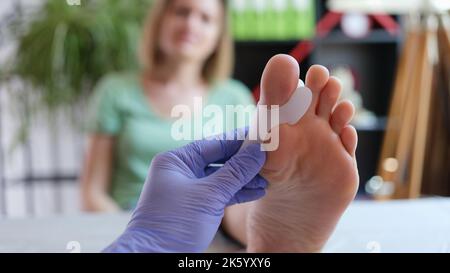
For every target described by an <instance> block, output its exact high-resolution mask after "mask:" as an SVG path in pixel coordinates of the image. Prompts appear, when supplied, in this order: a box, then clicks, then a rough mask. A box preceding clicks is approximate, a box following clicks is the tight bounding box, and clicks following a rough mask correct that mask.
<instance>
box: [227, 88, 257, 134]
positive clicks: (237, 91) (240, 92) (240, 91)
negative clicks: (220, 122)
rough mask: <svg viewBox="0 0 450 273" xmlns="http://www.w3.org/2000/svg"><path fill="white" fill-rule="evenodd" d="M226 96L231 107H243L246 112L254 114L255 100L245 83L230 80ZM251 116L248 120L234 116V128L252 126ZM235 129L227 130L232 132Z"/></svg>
mask: <svg viewBox="0 0 450 273" xmlns="http://www.w3.org/2000/svg"><path fill="white" fill-rule="evenodd" d="M226 96H228V97H229V98H230V99H231V101H230V104H231V105H235V106H243V107H244V108H243V109H246V112H247V111H248V110H250V111H251V112H250V113H252V112H253V111H254V110H255V99H254V97H253V94H252V92H251V91H250V89H249V88H248V87H247V86H245V85H244V84H243V83H241V82H239V81H236V80H230V81H229V82H228V84H227V92H226ZM250 119H251V115H246V118H243V116H242V115H239V116H234V126H233V127H235V128H243V127H247V126H249V124H250ZM235 128H230V127H228V128H227V130H232V129H235Z"/></svg>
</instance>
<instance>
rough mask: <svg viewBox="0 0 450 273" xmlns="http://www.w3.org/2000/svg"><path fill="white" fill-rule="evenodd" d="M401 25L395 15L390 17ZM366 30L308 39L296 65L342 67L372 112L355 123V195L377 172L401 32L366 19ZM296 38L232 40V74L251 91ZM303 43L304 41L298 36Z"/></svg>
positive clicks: (321, 10)
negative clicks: (371, 121) (308, 47)
mask: <svg viewBox="0 0 450 273" xmlns="http://www.w3.org/2000/svg"><path fill="white" fill-rule="evenodd" d="M314 2H315V7H314V9H315V13H316V23H317V22H318V21H319V20H320V19H321V18H322V17H323V16H324V15H325V14H326V13H327V12H328V10H327V8H326V1H324V0H321V1H314ZM393 19H394V20H396V22H397V23H398V24H399V25H400V26H401V22H400V20H399V18H397V17H393ZM371 27H372V29H371V31H370V32H369V33H368V34H367V35H366V36H364V37H361V38H351V37H349V36H347V35H346V34H345V33H344V31H343V30H342V29H341V28H340V24H338V26H337V27H334V28H333V29H332V30H331V32H330V33H329V34H328V35H327V36H326V37H324V38H312V39H311V40H310V41H311V42H312V43H313V44H314V45H315V49H314V51H313V52H312V54H310V55H309V56H305V57H306V58H305V61H304V62H302V63H300V68H301V78H302V79H304V78H305V76H306V75H305V74H306V72H307V70H308V68H309V67H310V66H311V65H313V64H321V65H324V66H326V67H328V68H329V69H330V70H333V69H335V68H337V67H348V68H349V69H351V70H352V72H353V73H354V76H355V78H356V90H357V91H359V93H360V94H361V96H362V99H363V104H364V107H365V108H366V109H367V110H369V111H371V112H372V113H374V114H375V116H376V117H378V118H377V122H376V124H375V125H374V126H358V128H357V130H358V133H359V148H358V151H357V159H358V164H359V169H360V180H361V187H360V195H362V197H363V198H365V197H364V195H366V193H365V192H364V188H365V184H366V182H367V181H369V180H370V179H371V178H372V177H373V176H374V175H375V174H376V171H377V164H378V160H379V156H380V152H381V145H382V140H383V136H384V131H385V128H386V122H387V118H386V117H387V115H388V106H389V101H390V98H391V91H392V89H393V85H394V77H395V71H396V67H397V59H398V57H399V52H400V48H401V45H402V43H403V35H402V34H401V33H402V31H399V32H398V33H399V34H395V35H394V34H391V33H389V32H387V31H386V30H384V29H383V28H382V27H381V26H379V25H377V24H376V23H375V22H372V26H371ZM301 41H302V39H299V40H295V39H286V40H278V39H267V40H261V39H248V40H245V39H244V40H242V39H240V40H238V41H236V64H237V65H236V68H235V73H234V76H235V78H237V79H238V80H240V81H242V82H243V83H245V84H246V85H247V86H248V87H249V88H251V89H253V88H255V86H258V84H259V81H260V75H261V73H262V72H263V69H264V66H265V64H266V62H267V61H268V60H269V59H270V58H271V57H272V56H273V55H275V54H279V53H285V54H288V53H290V52H291V50H292V49H293V48H295V47H296V45H298V44H299V43H300V42H301ZM303 41H308V40H303Z"/></svg>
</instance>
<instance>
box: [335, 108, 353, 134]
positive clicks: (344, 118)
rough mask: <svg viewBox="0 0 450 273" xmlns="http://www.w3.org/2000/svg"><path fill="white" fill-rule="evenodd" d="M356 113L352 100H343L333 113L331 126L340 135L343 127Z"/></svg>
mask: <svg viewBox="0 0 450 273" xmlns="http://www.w3.org/2000/svg"><path fill="white" fill-rule="evenodd" d="M354 114H355V107H354V106H353V104H352V103H351V102H350V101H343V102H341V103H339V104H338V105H337V106H336V109H335V110H334V112H333V114H332V115H331V120H330V123H331V124H330V125H331V128H333V130H334V131H335V132H336V134H338V135H340V134H341V132H342V129H344V127H346V126H347V125H348V124H349V123H350V122H351V120H352V119H353V115H354Z"/></svg>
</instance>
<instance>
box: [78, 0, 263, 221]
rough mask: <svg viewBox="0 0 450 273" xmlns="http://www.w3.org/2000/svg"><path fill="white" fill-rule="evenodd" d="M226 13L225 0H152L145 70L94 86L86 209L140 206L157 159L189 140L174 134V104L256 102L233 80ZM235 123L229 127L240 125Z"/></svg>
mask: <svg viewBox="0 0 450 273" xmlns="http://www.w3.org/2000/svg"><path fill="white" fill-rule="evenodd" d="M226 11H227V7H226V1H225V0H209V1H204V0H155V1H153V5H152V7H151V9H150V14H149V17H148V20H147V21H146V23H145V27H144V33H143V39H142V46H141V52H140V60H141V62H142V70H141V71H138V72H132V71H131V72H126V73H118V74H114V75H109V76H107V77H105V78H104V79H103V80H102V81H101V82H100V83H99V85H98V87H97V88H96V90H95V98H94V100H93V102H94V103H93V106H92V118H91V120H90V127H89V128H90V133H91V135H90V139H89V146H88V151H87V155H86V160H85V166H84V172H83V175H82V203H83V207H84V209H85V210H86V211H90V212H116V211H120V210H131V209H133V208H134V207H135V206H136V203H137V201H138V198H139V195H140V193H141V189H142V186H143V184H144V181H145V179H146V176H147V174H148V173H147V172H148V168H149V165H150V162H151V160H152V158H153V157H154V156H155V155H156V154H158V153H160V152H163V151H168V150H172V149H174V148H177V147H180V146H183V145H185V144H187V143H188V142H189V141H187V140H186V141H175V140H174V139H173V137H172V136H171V127H172V124H173V119H172V118H171V111H172V109H173V107H174V106H176V105H188V106H190V107H193V105H194V99H195V98H199V97H201V98H202V100H203V102H204V104H205V106H206V105H219V106H220V107H223V108H222V109H225V106H226V105H244V106H247V105H252V104H254V101H253V99H252V96H251V93H250V92H249V90H248V89H247V88H246V87H245V86H244V85H243V84H241V83H239V82H237V81H234V80H231V79H230V73H231V70H232V62H233V59H234V56H233V44H232V39H231V35H230V31H229V28H228V19H227V14H226ZM226 120H227V121H228V120H229V119H228V118H227V119H226ZM233 123H235V122H232V123H228V124H224V130H231V129H234V127H233V126H235V127H237V126H239V121H238V123H237V124H233ZM242 124H244V123H242Z"/></svg>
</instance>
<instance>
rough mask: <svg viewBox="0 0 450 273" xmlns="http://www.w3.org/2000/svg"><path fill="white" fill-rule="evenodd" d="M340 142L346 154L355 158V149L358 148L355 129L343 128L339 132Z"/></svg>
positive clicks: (350, 127) (351, 127)
mask: <svg viewBox="0 0 450 273" xmlns="http://www.w3.org/2000/svg"><path fill="white" fill-rule="evenodd" d="M341 141H342V144H344V147H345V149H346V150H347V152H348V153H349V154H350V155H351V156H352V157H355V155H356V147H357V146H358V133H357V132H356V129H355V127H353V126H350V125H349V126H346V127H344V129H342V132H341Z"/></svg>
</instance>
